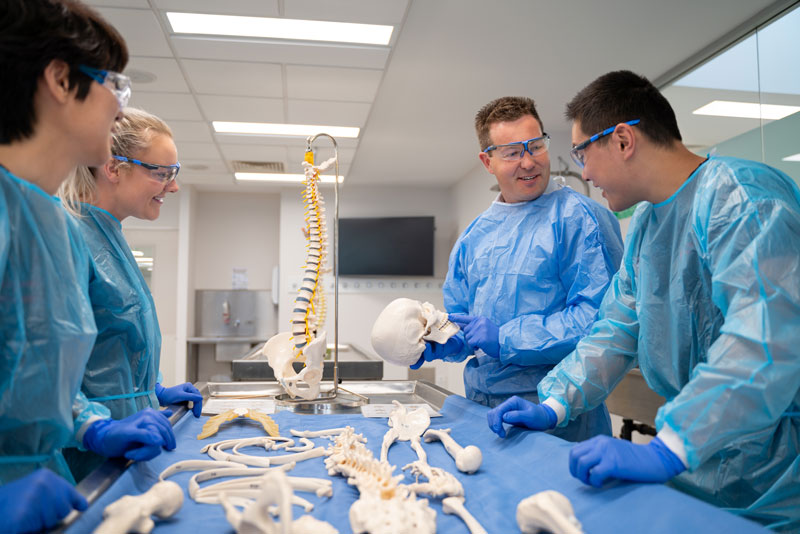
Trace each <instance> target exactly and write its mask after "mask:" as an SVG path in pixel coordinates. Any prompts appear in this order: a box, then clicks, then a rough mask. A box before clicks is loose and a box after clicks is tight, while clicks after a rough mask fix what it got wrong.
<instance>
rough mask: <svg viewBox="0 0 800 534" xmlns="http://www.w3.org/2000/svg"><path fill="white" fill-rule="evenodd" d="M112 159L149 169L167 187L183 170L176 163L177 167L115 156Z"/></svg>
mask: <svg viewBox="0 0 800 534" xmlns="http://www.w3.org/2000/svg"><path fill="white" fill-rule="evenodd" d="M112 157H113V158H114V159H115V160H118V161H127V162H128V163H133V164H134V165H139V166H140V167H143V168H145V169H147V170H148V171H149V172H150V176H152V177H153V178H154V179H156V180H158V181H159V182H161V183H162V184H164V185H167V184H168V183H170V182H171V181H172V180H174V179H175V178H176V177H177V176H178V171H180V170H181V164H180V163H176V164H175V165H156V164H155V163H145V162H143V161H139V160H138V159H133V158H126V157H125V156H116V155H114V156H112Z"/></svg>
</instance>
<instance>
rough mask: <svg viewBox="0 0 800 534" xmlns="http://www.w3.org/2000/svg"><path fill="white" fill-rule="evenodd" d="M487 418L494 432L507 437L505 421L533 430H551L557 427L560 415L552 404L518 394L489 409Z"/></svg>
mask: <svg viewBox="0 0 800 534" xmlns="http://www.w3.org/2000/svg"><path fill="white" fill-rule="evenodd" d="M486 419H487V420H488V422H489V428H491V429H492V432H494V433H495V434H497V435H498V436H500V437H501V438H504V437H506V429H505V427H503V423H508V424H510V425H514V426H524V427H527V428H530V429H531V430H550V429H551V428H555V427H556V423H557V422H558V416H557V415H556V412H555V410H553V409H552V408H551V407H550V406H547V405H546V404H536V403H535V402H531V401H528V400H525V399H523V398H520V397H517V396H516V395H514V396H513V397H511V398H510V399H506V400H504V401H503V402H502V403H501V404H499V405H498V406H497V407H495V408H492V409H491V410H489V411H488V412H487V413H486Z"/></svg>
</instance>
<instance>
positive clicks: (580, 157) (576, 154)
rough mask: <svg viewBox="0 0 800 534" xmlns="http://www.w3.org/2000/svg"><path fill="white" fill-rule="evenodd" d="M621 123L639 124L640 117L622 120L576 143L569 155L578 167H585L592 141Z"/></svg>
mask: <svg viewBox="0 0 800 534" xmlns="http://www.w3.org/2000/svg"><path fill="white" fill-rule="evenodd" d="M620 124H629V125H630V126H633V125H634V124H639V119H634V120H632V121H627V122H621V123H619V124H615V125H614V126H611V127H610V128H606V129H605V130H603V131H602V132H600V133H596V134H594V135H593V136H591V137H590V138H589V139H587V140H586V141H584V142H583V143H581V144H579V145H575V146H574V147H572V149H571V150H570V151H569V155H570V156H572V161H574V162H575V163H576V164H577V165H578V167H580V168H581V169H582V168H583V167H584V165H585V164H584V158H585V157H586V147H587V146H589V145H591V144H592V143H594V142H595V141H597V140H598V139H601V138H603V137H605V136H607V135H608V134H610V133H611V132H613V131H614V130H616V129H617V126H619V125H620Z"/></svg>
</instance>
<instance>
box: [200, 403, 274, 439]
mask: <svg viewBox="0 0 800 534" xmlns="http://www.w3.org/2000/svg"><path fill="white" fill-rule="evenodd" d="M237 417H247V418H248V419H252V420H253V421H258V422H259V423H261V426H263V427H264V430H265V431H266V432H267V434H269V435H270V436H273V437H275V436H278V435H279V431H278V423H276V422H275V421H274V420H273V419H272V417H270V416H268V415H267V414H265V413H264V412H259V411H256V410H248V409H247V408H234V409H233V410H228V411H226V412H222V413H221V414H218V415H215V416H213V417H209V418H208V421H206V422H205V424H204V425H203V430H202V432H200V433H199V434H198V435H197V439H205V438H207V437H209V436H213V435H214V434H216V433H217V431H218V430H219V427H220V425H222V423H225V422H227V421H233V420H234V419H236V418H237Z"/></svg>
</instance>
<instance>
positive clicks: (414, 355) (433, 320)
mask: <svg viewBox="0 0 800 534" xmlns="http://www.w3.org/2000/svg"><path fill="white" fill-rule="evenodd" d="M458 330H459V328H458V326H456V325H455V324H453V323H451V322H450V321H449V320H448V319H447V313H445V312H443V311H440V310H437V309H436V308H435V307H434V306H433V304H431V303H429V302H420V301H418V300H412V299H407V298H399V299H395V300H393V301H392V302H390V303H389V305H388V306H386V308H384V309H383V311H382V312H381V313H380V315H378V318H377V319H376V320H375V324H374V325H373V326H372V348H374V349H375V352H377V353H378V355H380V357H381V358H383V359H384V360H386V361H387V362H390V363H394V364H397V365H401V366H403V367H408V366H409V365H411V364H414V363H416V362H417V360H419V357H420V355H422V351H423V350H425V342H426V341H433V342H435V343H444V342H445V341H447V340H448V339H450V338H451V337H453V336H454V335H455V334H456V332H458Z"/></svg>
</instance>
